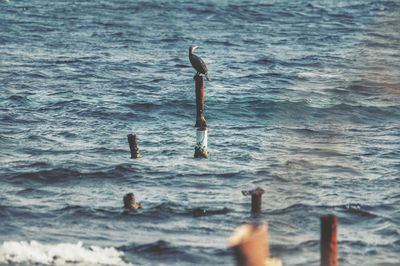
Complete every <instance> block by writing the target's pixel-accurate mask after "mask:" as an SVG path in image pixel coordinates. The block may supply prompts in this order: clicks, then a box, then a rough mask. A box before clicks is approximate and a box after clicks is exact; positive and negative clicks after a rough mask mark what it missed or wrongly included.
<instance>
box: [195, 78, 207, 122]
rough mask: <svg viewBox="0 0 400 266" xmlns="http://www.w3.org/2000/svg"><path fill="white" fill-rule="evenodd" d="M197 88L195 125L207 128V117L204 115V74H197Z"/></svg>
mask: <svg viewBox="0 0 400 266" xmlns="http://www.w3.org/2000/svg"><path fill="white" fill-rule="evenodd" d="M194 79H195V88H196V124H195V127H200V128H205V127H207V122H206V118H205V116H204V96H205V91H204V77H203V76H202V75H196V76H195V77H194Z"/></svg>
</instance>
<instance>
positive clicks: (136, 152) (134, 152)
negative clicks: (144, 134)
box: [128, 134, 140, 159]
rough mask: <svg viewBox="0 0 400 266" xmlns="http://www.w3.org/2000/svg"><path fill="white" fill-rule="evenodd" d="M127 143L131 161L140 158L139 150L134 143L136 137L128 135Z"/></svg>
mask: <svg viewBox="0 0 400 266" xmlns="http://www.w3.org/2000/svg"><path fill="white" fill-rule="evenodd" d="M128 143H129V149H130V150H131V158H132V159H137V158H140V152H139V148H138V146H137V143H136V135H135V134H129V135H128Z"/></svg>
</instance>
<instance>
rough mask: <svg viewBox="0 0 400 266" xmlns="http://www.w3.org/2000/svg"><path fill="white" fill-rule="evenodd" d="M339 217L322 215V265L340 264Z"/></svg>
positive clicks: (336, 265) (332, 265) (335, 265)
mask: <svg viewBox="0 0 400 266" xmlns="http://www.w3.org/2000/svg"><path fill="white" fill-rule="evenodd" d="M338 265H339V262H338V245H337V219H336V216H334V215H325V216H322V217H321V266H338Z"/></svg>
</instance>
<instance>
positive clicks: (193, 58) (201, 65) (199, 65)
mask: <svg viewBox="0 0 400 266" xmlns="http://www.w3.org/2000/svg"><path fill="white" fill-rule="evenodd" d="M196 48H197V46H195V45H193V46H191V47H189V61H190V63H191V64H192V66H193V68H194V69H196V71H197V74H196V76H194V78H196V77H197V76H198V75H204V76H205V77H206V79H207V80H210V79H209V78H208V68H207V65H206V63H205V62H204V60H203V59H201V58H200V57H198V56H197V55H195V54H194V50H196Z"/></svg>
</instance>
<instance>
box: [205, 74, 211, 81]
mask: <svg viewBox="0 0 400 266" xmlns="http://www.w3.org/2000/svg"><path fill="white" fill-rule="evenodd" d="M205 76H206V79H207V80H208V81H211V79H210V77H209V76H208V73H206V74H205Z"/></svg>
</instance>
